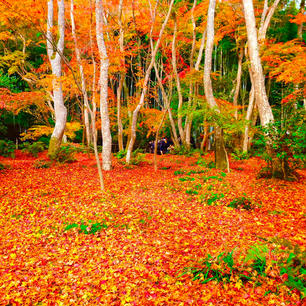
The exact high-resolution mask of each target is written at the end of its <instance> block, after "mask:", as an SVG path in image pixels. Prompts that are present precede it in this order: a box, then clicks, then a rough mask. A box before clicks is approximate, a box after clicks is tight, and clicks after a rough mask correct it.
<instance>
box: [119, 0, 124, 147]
mask: <svg viewBox="0 0 306 306" xmlns="http://www.w3.org/2000/svg"><path fill="white" fill-rule="evenodd" d="M122 5H123V0H120V2H119V8H118V11H119V12H118V15H119V16H118V19H119V47H120V52H121V65H122V66H123V67H122V69H124V71H120V73H119V85H118V88H117V125H118V146H119V151H123V150H124V146H123V126H122V118H121V95H122V89H123V83H124V80H125V56H124V54H123V53H124V44H123V43H124V30H123V25H122Z"/></svg>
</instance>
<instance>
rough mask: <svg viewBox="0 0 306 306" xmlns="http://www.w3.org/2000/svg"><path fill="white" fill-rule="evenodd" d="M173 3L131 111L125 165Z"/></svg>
mask: <svg viewBox="0 0 306 306" xmlns="http://www.w3.org/2000/svg"><path fill="white" fill-rule="evenodd" d="M173 3H174V0H171V3H170V5H169V9H168V13H167V16H166V18H165V20H164V23H163V25H162V27H161V29H160V32H159V36H158V40H157V42H156V44H155V47H154V49H153V50H152V56H151V61H150V64H149V66H148V68H147V70H146V73H145V77H144V82H143V89H142V92H141V96H140V100H139V102H138V104H137V106H136V108H135V110H134V111H133V116H132V124H131V132H130V141H129V144H128V148H127V153H126V163H127V164H129V163H130V161H131V155H132V151H133V147H134V143H135V140H136V124H137V118H138V113H139V111H140V109H141V108H142V106H143V104H144V102H145V96H146V94H147V87H148V82H149V79H150V74H151V71H152V68H153V65H154V62H155V57H156V54H157V51H158V49H159V45H160V42H161V38H162V35H163V33H164V30H165V27H166V25H167V23H168V20H169V18H170V14H171V11H172V7H173Z"/></svg>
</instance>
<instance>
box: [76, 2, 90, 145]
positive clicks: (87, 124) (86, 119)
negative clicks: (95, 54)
mask: <svg viewBox="0 0 306 306" xmlns="http://www.w3.org/2000/svg"><path fill="white" fill-rule="evenodd" d="M70 19H71V30H72V36H73V41H74V48H75V54H76V60H77V63H78V66H79V71H80V77H81V90H82V95H83V99H84V104H83V107H84V124H85V131H86V141H87V146H88V147H89V145H90V144H92V142H93V139H92V134H91V128H90V119H89V112H90V106H89V99H88V94H87V90H86V80H85V74H84V67H83V64H82V61H81V52H80V49H79V46H78V40H77V35H76V29H75V21H74V1H73V0H71V2H70Z"/></svg>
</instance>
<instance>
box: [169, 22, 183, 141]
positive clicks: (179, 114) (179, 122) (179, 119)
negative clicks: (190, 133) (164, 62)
mask: <svg viewBox="0 0 306 306" xmlns="http://www.w3.org/2000/svg"><path fill="white" fill-rule="evenodd" d="M176 34H177V22H176V19H175V20H174V30H173V40H172V67H173V71H174V75H175V80H176V87H177V94H178V107H177V125H178V130H179V134H180V138H181V141H182V143H183V144H184V145H185V144H186V140H185V132H184V129H183V123H182V107H183V94H182V88H181V81H180V77H179V75H178V71H177V66H176V46H175V42H176Z"/></svg>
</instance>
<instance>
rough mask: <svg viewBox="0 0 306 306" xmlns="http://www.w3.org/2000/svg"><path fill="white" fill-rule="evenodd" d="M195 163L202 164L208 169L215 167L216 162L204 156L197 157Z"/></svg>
mask: <svg viewBox="0 0 306 306" xmlns="http://www.w3.org/2000/svg"><path fill="white" fill-rule="evenodd" d="M196 164H197V165H199V166H203V167H206V168H209V169H213V168H216V164H215V162H213V161H207V160H205V159H204V158H199V159H198V160H197V162H196Z"/></svg>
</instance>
